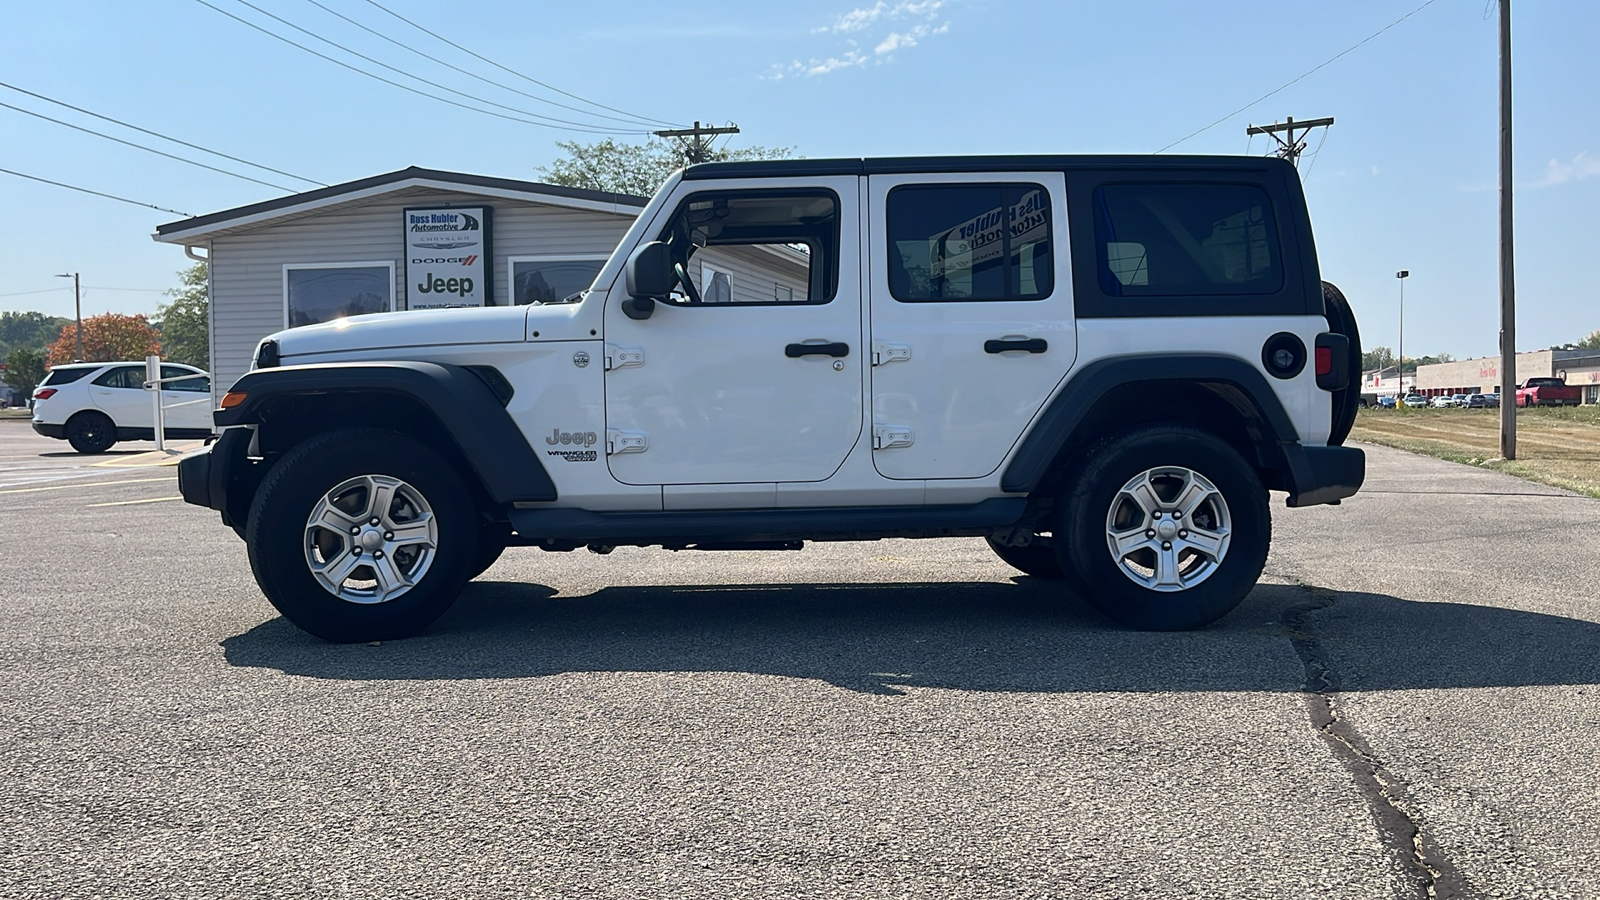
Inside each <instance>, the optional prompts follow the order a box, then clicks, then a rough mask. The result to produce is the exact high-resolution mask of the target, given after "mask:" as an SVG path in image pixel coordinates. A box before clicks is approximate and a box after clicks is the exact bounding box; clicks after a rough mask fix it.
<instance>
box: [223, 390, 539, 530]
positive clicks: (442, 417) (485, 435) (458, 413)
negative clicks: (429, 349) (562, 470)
mask: <svg viewBox="0 0 1600 900" xmlns="http://www.w3.org/2000/svg"><path fill="white" fill-rule="evenodd" d="M341 392H344V393H380V394H396V395H402V396H406V397H409V398H411V399H412V400H415V401H416V402H417V403H420V404H421V405H422V406H423V408H425V409H427V410H428V411H429V412H431V413H432V414H433V415H434V416H435V417H436V418H437V419H438V420H439V423H440V424H441V425H443V427H444V432H445V434H444V435H443V436H444V438H446V439H447V440H449V441H450V442H451V443H452V444H454V446H455V448H456V449H457V450H459V451H460V453H461V457H462V458H463V459H465V460H466V462H467V464H468V465H469V466H471V467H472V470H473V474H476V475H477V478H478V480H479V482H480V483H481V484H482V485H483V487H484V490H485V491H486V492H487V493H488V495H489V498H490V499H491V500H493V501H494V502H496V503H499V504H511V503H515V502H518V501H543V502H548V501H551V500H554V499H556V487H555V483H554V482H553V481H551V480H550V475H549V473H548V472H546V471H545V468H544V464H543V463H542V462H540V460H539V457H538V455H537V454H536V453H535V452H534V450H533V448H532V447H530V446H529V445H528V441H527V438H526V437H524V436H523V434H522V429H520V428H518V427H517V424H516V422H515V421H513V420H512V418H511V414H510V413H508V412H506V409H505V406H504V405H502V403H501V401H500V399H499V398H498V397H496V395H495V392H494V391H493V390H491V389H490V387H489V386H488V385H487V384H486V383H485V382H484V380H483V379H482V378H480V377H478V376H477V375H475V374H473V373H472V372H471V371H470V370H468V369H467V368H465V367H462V366H455V365H448V364H445V363H432V362H415V361H410V360H395V361H383V362H359V363H323V364H317V365H304V366H282V367H276V368H270V369H256V370H255V371H252V372H249V373H247V374H246V375H245V376H244V377H243V378H240V379H239V380H238V381H237V382H235V383H234V385H233V387H232V388H230V389H229V393H243V394H244V395H245V397H244V400H243V401H242V402H240V403H239V404H238V405H237V406H233V407H230V408H228V409H219V410H217V411H216V412H215V413H214V414H213V419H214V420H215V422H216V424H217V426H218V427H219V428H226V427H229V426H234V425H253V424H261V423H262V422H264V421H266V420H267V419H269V418H270V416H271V411H272V410H273V409H274V408H276V407H280V406H281V404H283V403H284V402H285V401H292V399H293V398H294V397H296V396H307V397H309V396H319V395H329V394H337V393H341ZM463 474H467V473H463Z"/></svg>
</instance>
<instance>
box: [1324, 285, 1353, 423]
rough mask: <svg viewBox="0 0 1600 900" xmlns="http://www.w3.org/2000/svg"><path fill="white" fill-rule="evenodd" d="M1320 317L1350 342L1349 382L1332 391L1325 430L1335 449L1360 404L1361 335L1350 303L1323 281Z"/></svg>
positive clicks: (1339, 292)
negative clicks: (1331, 416)
mask: <svg viewBox="0 0 1600 900" xmlns="http://www.w3.org/2000/svg"><path fill="white" fill-rule="evenodd" d="M1322 314H1323V315H1324V316H1327V318H1328V330H1329V331H1331V332H1333V333H1334V334H1342V335H1344V336H1345V337H1346V338H1347V339H1348V340H1349V341H1350V358H1349V360H1348V362H1347V363H1346V365H1347V369H1346V371H1348V372H1349V373H1350V381H1349V382H1348V383H1347V384H1346V385H1345V386H1344V387H1343V388H1342V389H1340V390H1337V391H1334V392H1333V422H1332V423H1331V426H1330V427H1329V429H1328V446H1330V447H1337V446H1339V445H1340V444H1343V443H1344V439H1345V438H1347V437H1349V436H1350V426H1352V425H1354V424H1355V423H1356V407H1357V406H1358V405H1359V404H1360V403H1361V332H1359V331H1357V330H1356V314H1355V311H1354V310H1352V309H1351V308H1350V301H1348V300H1346V299H1345V298H1344V293H1343V292H1342V291H1340V290H1339V289H1338V288H1336V287H1334V286H1333V285H1332V284H1329V283H1328V282H1326V281H1324V282H1323V283H1322Z"/></svg>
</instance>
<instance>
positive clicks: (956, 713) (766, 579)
mask: <svg viewBox="0 0 1600 900" xmlns="http://www.w3.org/2000/svg"><path fill="white" fill-rule="evenodd" d="M151 446H152V445H148V444H143V445H139V444H134V445H128V447H126V448H125V447H123V446H119V447H118V448H117V449H118V450H125V449H128V448H132V449H133V450H148V449H149V448H150V447H151ZM1368 454H1369V475H1368V481H1367V488H1366V490H1365V491H1364V492H1363V493H1362V494H1360V495H1358V496H1357V497H1355V498H1352V499H1351V500H1347V501H1346V502H1345V503H1344V504H1343V505H1342V506H1340V507H1337V508H1327V507H1320V508H1314V509H1309V510H1291V509H1286V508H1284V507H1282V505H1281V503H1276V505H1275V506H1274V510H1273V514H1274V519H1275V524H1276V541H1275V544H1274V550H1273V553H1272V556H1271V557H1270V558H1269V560H1268V564H1267V574H1266V576H1265V577H1264V578H1263V580H1262V583H1261V584H1260V586H1259V587H1258V588H1257V590H1256V591H1255V592H1254V593H1253V594H1252V595H1251V597H1250V599H1248V600H1247V601H1246V603H1245V604H1244V605H1243V606H1242V607H1241V608H1240V609H1239V610H1238V611H1236V612H1235V613H1234V614H1233V615H1231V616H1229V617H1228V618H1226V619H1224V620H1223V621H1222V622H1221V623H1219V624H1218V625H1216V626H1214V627H1212V628H1210V629H1207V630H1204V631H1200V632H1194V633H1183V634H1137V633H1129V632H1124V631H1119V630H1117V629H1115V628H1114V627H1112V626H1111V625H1109V624H1108V623H1107V622H1106V621H1104V620H1103V619H1101V618H1099V617H1098V616H1097V615H1095V614H1094V613H1092V612H1091V611H1089V610H1088V609H1086V608H1084V606H1083V605H1082V604H1081V602H1079V601H1077V600H1075V599H1072V598H1065V599H1063V598H1061V597H1059V596H1057V595H1056V594H1055V593H1054V591H1053V590H1052V589H1051V587H1050V586H1049V585H1046V584H1042V583H1040V582H1038V581H1035V580H1032V579H1029V578H1027V577H1025V576H1021V575H1019V574H1017V573H1016V572H1014V570H1011V569H1010V568H1008V567H1007V566H1005V565H1004V564H1002V563H1000V562H999V561H998V560H997V559H995V558H994V557H993V556H992V554H991V553H990V552H989V551H988V549H987V548H986V547H985V546H984V545H983V543H982V542H981V541H977V540H945V541H924V542H910V541H883V542H878V543H860V544H836V545H810V546H808V547H807V549H805V550H804V551H801V552H798V553H745V552H741V553H722V554H693V553H678V554H673V553H669V552H666V551H656V550H634V549H627V548H624V549H619V550H617V551H616V552H615V553H613V554H611V555H609V556H603V557H602V556H595V555H593V554H590V553H587V552H583V551H579V552H577V553H572V554H549V553H543V552H541V551H538V550H514V551H511V552H508V554H507V555H506V557H505V558H504V559H502V560H501V561H500V562H499V563H498V564H496V566H494V567H493V568H492V569H490V570H489V571H488V572H487V573H485V574H484V575H483V576H481V577H480V578H479V579H478V581H476V582H474V583H473V584H472V585H470V586H469V587H468V589H467V591H466V593H465V594H464V596H463V598H462V600H461V601H460V602H459V603H458V604H457V606H456V607H455V609H453V610H452V612H451V613H450V614H448V615H447V616H446V618H445V619H443V620H442V621H441V622H440V623H439V625H437V626H436V627H435V628H434V629H433V630H432V631H431V632H430V633H428V634H427V635H424V636H422V637H420V638H415V639H411V640H407V641H399V642H391V643H385V644H381V645H357V646H334V645H329V644H325V643H322V642H320V641H318V640H315V639H313V638H310V637H307V636H306V635H304V634H303V633H301V632H299V631H298V630H296V629H295V628H293V627H292V626H290V625H288V624H287V623H285V622H284V621H282V620H281V619H279V618H278V617H277V616H276V614H275V613H274V611H273V610H272V608H271V607H270V606H269V605H268V604H267V603H266V601H265V600H264V599H263V598H262V596H261V594H260V592H259V591H258V590H257V589H256V587H255V584H254V582H253V580H252V579H251V577H250V571H249V565H248V563H247V561H246V558H245V551H244V546H243V544H242V543H241V542H240V541H239V540H238V539H237V538H236V537H234V535H233V533H232V532H231V531H230V530H229V529H227V528H225V527H223V526H222V525H221V524H220V523H219V522H218V521H217V519H216V516H215V514H214V513H211V512H209V511H206V510H201V509H197V508H195V507H191V506H188V505H186V504H184V503H182V502H181V501H178V500H176V499H175V498H176V496H177V489H176V478H175V470H174V469H173V468H171V467H170V466H165V465H159V463H162V462H166V461H167V460H165V459H163V458H161V457H157V456H156V455H154V454H150V453H142V454H141V453H138V452H128V453H124V454H108V455H107V456H105V457H98V458H81V457H77V456H76V455H75V454H71V453H70V451H69V449H68V448H67V447H66V445H65V444H64V443H62V442H58V441H48V440H45V439H42V438H38V437H36V436H35V435H33V433H32V432H31V431H30V430H29V429H28V427H27V425H26V424H25V423H21V422H5V421H0V635H3V639H0V771H3V772H4V773H5V774H4V778H3V782H0V861H3V863H0V896H3V897H90V896H96V897H418V898H422V897H428V898H432V897H583V898H591V897H619V898H621V897H629V898H633V897H649V898H657V897H684V898H690V897H694V898H703V897H785V898H788V897H819V898H820V897H827V898H835V897H922V896H938V897H940V898H954V897H983V898H989V897H1131V896H1153V897H1219V898H1221V897H1318V898H1329V897H1349V898H1376V897H1425V896H1430V895H1432V896H1440V897H1518V898H1522V897H1552V898H1554V897H1560V898H1570V897H1585V896H1588V897H1592V896H1600V870H1597V869H1596V867H1595V866H1594V863H1593V860H1594V858H1595V856H1596V853H1597V851H1600V782H1597V780H1596V777H1595V773H1596V772H1600V741H1597V740H1596V737H1595V736H1596V733H1597V729H1600V600H1597V598H1600V542H1596V541H1595V540H1594V539H1593V535H1594V534H1595V533H1596V527H1597V526H1600V501H1595V500H1591V499H1587V498H1583V497H1578V496H1576V495H1572V494H1568V493H1565V492H1562V491H1559V490H1556V489H1553V488H1545V487H1542V486H1539V485H1533V484H1529V483H1527V482H1523V481H1519V480H1517V479H1514V478H1511V477H1509V476H1504V475H1500V474H1497V473H1493V472H1488V471H1484V470H1481V469H1475V468H1470V467H1466V466H1459V465H1455V464H1451V463H1446V462H1442V461H1438V460H1433V459H1426V458H1422V457H1416V456H1411V455H1408V454H1404V453H1401V452H1399V451H1393V450H1388V449H1384V448H1377V447H1371V448H1368ZM108 461H109V462H110V464H109V465H99V464H100V463H106V462H108Z"/></svg>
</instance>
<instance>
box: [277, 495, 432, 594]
mask: <svg viewBox="0 0 1600 900" xmlns="http://www.w3.org/2000/svg"><path fill="white" fill-rule="evenodd" d="M438 532H439V529H438V524H437V522H436V520H435V518H434V515H433V507H431V506H429V505H428V501H427V499H426V498H424V497H423V496H422V493H421V492H420V491H418V490H417V489H416V488H414V487H412V486H411V485H409V484H406V483H405V482H404V481H401V480H400V479H398V478H393V477H390V476H388V475H359V476H357V477H355V478H352V479H350V480H348V481H344V482H341V483H340V484H339V485H338V486H336V487H334V489H333V490H331V491H328V492H327V493H326V494H324V495H322V499H321V500H319V501H318V502H317V505H316V506H315V507H314V508H313V509H312V510H311V516H310V518H308V519H306V535H305V553H306V565H307V566H309V567H310V569H311V574H312V575H313V576H315V577H316V579H317V581H318V582H319V583H320V584H321V585H322V586H323V587H324V588H326V589H327V591H328V592H329V593H331V594H333V595H334V596H335V597H338V598H339V599H341V600H348V601H349V602H351V603H383V602H385V601H388V600H393V599H394V598H396V597H398V596H400V595H401V594H404V593H405V592H406V591H409V590H411V588H413V587H415V586H416V584H417V582H419V581H421V580H422V577H423V576H424V575H426V574H427V573H428V568H429V567H430V566H432V565H433V558H434V555H435V553H436V552H437V550H438V546H439V533H438Z"/></svg>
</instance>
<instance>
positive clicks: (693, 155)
mask: <svg viewBox="0 0 1600 900" xmlns="http://www.w3.org/2000/svg"><path fill="white" fill-rule="evenodd" d="M738 133H739V126H737V125H734V124H731V123H730V124H728V125H725V126H721V127H716V128H713V127H712V126H710V125H706V126H703V127H702V126H701V124H700V122H699V121H698V120H697V121H696V122H695V123H694V127H693V128H673V129H669V130H667V131H657V132H654V134H655V136H656V137H660V138H680V139H681V143H680V145H679V146H681V147H682V148H683V158H684V161H685V162H687V163H688V164H689V165H691V166H692V165H694V164H695V163H703V162H705V161H706V160H707V159H709V158H710V155H711V142H712V141H713V140H715V139H716V137H717V136H718V135H722V134H738Z"/></svg>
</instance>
